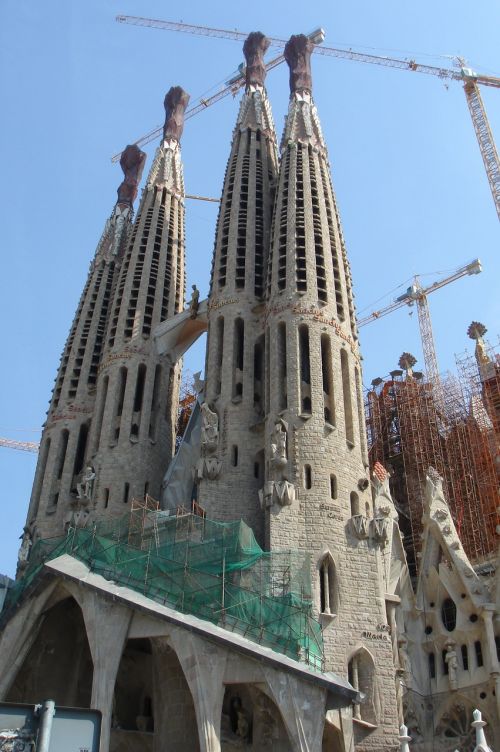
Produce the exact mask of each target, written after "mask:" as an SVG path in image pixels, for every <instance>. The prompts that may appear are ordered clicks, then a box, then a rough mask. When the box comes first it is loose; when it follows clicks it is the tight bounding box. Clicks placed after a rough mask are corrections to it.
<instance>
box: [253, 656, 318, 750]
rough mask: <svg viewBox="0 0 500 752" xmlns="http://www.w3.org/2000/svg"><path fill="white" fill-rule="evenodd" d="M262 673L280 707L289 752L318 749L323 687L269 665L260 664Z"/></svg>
mask: <svg viewBox="0 0 500 752" xmlns="http://www.w3.org/2000/svg"><path fill="white" fill-rule="evenodd" d="M264 674H265V676H266V680H267V683H268V686H269V690H270V692H271V694H272V696H273V698H274V701H275V703H276V706H277V707H278V708H279V709H280V712H281V716H282V718H283V721H284V724H285V727H286V730H287V731H288V735H289V737H290V743H291V748H292V750H293V752H321V745H322V738H323V727H324V725H325V715H326V707H325V701H326V692H325V690H324V689H322V688H320V687H317V686H314V685H312V684H309V683H308V682H305V681H299V680H298V679H296V678H295V677H293V676H291V675H290V674H283V673H280V672H277V671H275V670H274V669H271V668H267V667H264Z"/></svg>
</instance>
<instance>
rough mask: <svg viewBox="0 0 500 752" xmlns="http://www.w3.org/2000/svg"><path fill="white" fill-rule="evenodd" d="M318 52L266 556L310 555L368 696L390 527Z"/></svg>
mask: <svg viewBox="0 0 500 752" xmlns="http://www.w3.org/2000/svg"><path fill="white" fill-rule="evenodd" d="M310 55H311V44H310V42H309V41H308V40H307V38H306V37H304V36H302V35H300V36H295V37H292V38H291V39H290V41H289V42H288V43H287V45H286V47H285V58H286V61H287V63H288V65H289V69H290V105H289V110H288V116H287V119H286V123H285V128H284V135H283V138H282V141H281V163H280V173H279V183H278V191H277V195H276V202H275V206H274V216H273V223H274V225H273V236H272V246H271V249H272V250H271V253H272V258H271V260H270V264H269V275H268V301H267V311H266V329H265V332H266V341H267V343H268V349H267V353H266V423H265V428H264V437H263V438H264V444H265V474H264V478H263V480H262V483H261V487H260V499H261V505H262V514H263V515H265V529H266V545H267V546H268V547H269V549H270V550H271V551H273V550H274V549H279V548H283V547H291V548H298V549H301V550H303V551H306V552H307V553H308V554H310V556H311V560H312V561H311V572H312V575H313V577H314V581H315V583H316V584H315V593H316V598H315V602H314V604H313V608H314V610H315V613H316V614H317V616H318V617H319V618H320V620H321V622H322V624H323V628H324V631H323V635H324V640H325V654H326V661H327V667H328V669H329V670H334V671H339V672H342V673H344V674H345V673H347V667H348V664H349V672H350V673H352V675H353V679H352V680H353V681H354V683H355V685H356V682H358V683H357V688H359V686H360V684H359V676H360V674H361V672H363V671H366V670H368V663H366V662H365V663H364V664H363V662H364V661H365V658H366V653H365V652H363V651H361V652H360V644H362V639H363V634H371V633H376V630H377V629H378V626H377V625H378V624H380V622H381V621H382V623H385V622H386V620H387V619H388V616H387V615H386V614H385V608H384V604H383V603H381V599H380V587H381V585H380V583H381V580H382V579H383V571H382V569H381V567H380V554H379V551H378V546H379V545H380V540H382V533H383V531H384V529H385V528H384V525H385V524H386V523H385V518H382V517H381V519H380V520H379V521H378V524H379V525H380V526H381V527H380V530H381V531H382V533H381V532H380V530H379V528H378V527H377V525H375V522H376V521H375V520H374V519H373V516H374V515H373V512H372V496H371V491H370V482H369V476H368V456H367V446H366V436H365V421H364V410H363V395H362V390H361V363H360V353H359V347H358V343H357V340H356V329H355V321H354V309H353V306H352V293H351V288H350V275H349V269H348V262H347V258H346V256H345V252H344V247H343V242H342V235H341V230H340V222H339V217H338V214H337V209H336V205H335V200H334V194H333V189H332V185H331V180H330V167H329V164H328V158H327V150H326V146H325V142H324V138H323V134H322V130H321V125H320V122H319V118H318V114H317V110H316V106H315V104H314V101H313V99H312V94H311V91H312V78H311V68H310ZM387 525H392V520H390V521H389V522H388V523H387ZM391 535H392V532H391ZM368 541H369V542H368ZM346 587H347V590H345V588H346ZM356 588H358V590H357V592H358V593H359V595H360V596H361V593H362V594H363V596H362V597H363V604H364V605H363V609H362V613H361V612H360V611H358V609H357V608H350V606H349V604H347V603H343V602H342V598H343V595H342V594H343V593H345V592H347V591H348V592H349V593H352V592H353V589H356ZM348 597H349V596H348ZM358 602H360V601H358ZM333 619H335V621H333ZM364 630H365V631H364ZM366 630H369V632H367V631H366ZM370 630H371V631H370ZM370 647H371V646H370ZM377 664H378V665H383V666H384V667H385V668H384V670H386V671H387V675H388V676H390V675H391V672H392V675H393V676H394V669H393V656H392V650H391V644H390V642H389V641H385V642H384V643H382V644H380V643H377ZM370 670H371V669H370ZM387 685H388V691H389V694H390V695H391V697H390V700H388V701H387V706H388V707H389V708H390V710H388V714H387V718H384V719H382V718H380V719H378V720H377V723H379V724H380V726H381V727H382V726H384V724H385V723H387V725H386V726H385V730H386V733H388V734H389V733H390V731H391V729H392V730H393V729H394V728H395V726H396V723H395V721H396V720H397V711H396V696H395V691H394V689H395V682H392V683H391V682H390V681H388V682H387ZM368 704H369V701H368ZM356 712H357V715H356V716H355V717H356V718H358V719H359V718H363V719H364V720H368V716H367V715H363V713H365V708H363V710H361V711H360V710H359V707H358V709H357V711H356ZM370 712H371V711H370ZM391 714H392V717H391ZM375 717H376V713H373V715H372V719H373V718H375ZM373 723H375V721H373ZM356 734H357V731H355V739H356V744H357V743H358V741H359V739H358V737H357V735H356ZM392 742H394V736H393V740H392ZM378 743H379V744H380V742H378ZM383 743H385V739H384V740H382V744H383ZM375 746H376V745H375ZM360 748H361V747H360Z"/></svg>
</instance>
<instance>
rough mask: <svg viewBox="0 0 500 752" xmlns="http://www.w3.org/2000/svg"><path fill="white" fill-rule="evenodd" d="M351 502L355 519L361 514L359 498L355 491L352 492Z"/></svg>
mask: <svg viewBox="0 0 500 752" xmlns="http://www.w3.org/2000/svg"><path fill="white" fill-rule="evenodd" d="M350 501H351V517H355V516H356V515H357V514H360V508H359V496H358V494H357V493H356V492H355V491H351V496H350Z"/></svg>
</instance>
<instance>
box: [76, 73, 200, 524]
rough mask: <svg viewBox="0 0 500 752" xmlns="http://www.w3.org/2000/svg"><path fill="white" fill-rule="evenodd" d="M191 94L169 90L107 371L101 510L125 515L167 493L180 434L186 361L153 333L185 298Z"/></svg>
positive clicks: (98, 462)
mask: <svg viewBox="0 0 500 752" xmlns="http://www.w3.org/2000/svg"><path fill="white" fill-rule="evenodd" d="M188 101H189V96H188V94H186V92H184V91H183V90H182V89H181V88H180V87H173V88H171V89H170V90H169V92H168V93H167V95H166V97H165V112H166V118H165V125H164V129H163V139H162V142H161V144H160V146H159V147H158V149H157V150H156V154H155V157H154V161H153V164H152V166H151V169H150V172H149V175H148V178H147V181H146V186H145V189H144V191H143V195H142V197H141V203H140V206H139V210H138V213H137V219H136V221H135V224H134V228H133V232H132V235H131V238H130V242H129V244H128V248H127V252H126V254H125V257H124V261H123V264H122V267H121V269H120V275H119V278H118V280H117V285H116V290H115V293H114V298H113V306H112V311H111V317H110V322H109V327H108V332H107V340H106V349H105V353H104V357H103V362H102V364H101V367H100V369H99V381H98V386H97V401H96V411H95V416H94V421H93V425H92V429H91V431H90V436H89V446H88V455H87V456H88V457H89V458H90V461H91V462H92V463H93V466H94V468H95V473H96V480H95V487H94V491H93V506H94V507H95V514H96V515H97V516H102V515H104V514H106V515H112V516H115V515H122V514H124V513H125V512H126V511H127V509H128V506H127V504H128V502H129V501H130V500H131V499H133V498H139V499H142V498H144V496H145V495H146V494H150V495H151V496H152V497H153V498H155V499H158V498H159V493H160V486H161V480H162V477H163V475H164V473H165V470H166V468H167V466H168V463H169V462H170V459H171V458H172V455H173V451H174V446H175V444H174V442H175V429H176V417H177V402H178V391H179V380H180V364H176V365H175V366H174V367H170V365H167V364H166V363H165V361H164V360H163V359H162V358H161V357H160V356H159V355H158V354H157V352H156V348H155V346H154V342H153V332H154V330H155V328H156V327H157V326H158V324H159V323H160V322H161V321H163V320H165V319H166V318H168V317H170V316H173V315H174V314H176V313H179V312H180V311H181V310H182V308H183V306H184V294H185V261H184V244H185V231H184V199H183V195H184V180H183V170H182V162H181V154H180V137H181V134H182V130H183V124H184V111H185V109H186V106H187V103H188Z"/></svg>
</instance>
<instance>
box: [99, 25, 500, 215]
mask: <svg viewBox="0 0 500 752" xmlns="http://www.w3.org/2000/svg"><path fill="white" fill-rule="evenodd" d="M116 20H117V21H118V22H119V23H125V24H132V25H134V26H145V27H148V28H153V29H163V30H165V31H177V32H183V33H185V34H195V35H197V36H208V37H218V38H222V39H233V40H239V41H241V40H244V39H246V37H247V34H245V33H243V32H240V31H227V30H225V29H214V28H211V27H208V26H198V25H193V24H185V23H178V22H175V21H162V20H159V19H154V18H143V17H140V16H117V17H116ZM309 38H310V39H311V41H312V42H314V43H315V45H316V46H315V48H314V52H315V53H317V54H319V55H327V56H330V57H337V58H341V59H343V60H353V61H354V62H358V63H372V64H374V65H382V66H384V67H386V68H396V69H399V70H407V71H412V72H414V73H426V74H427V75H431V76H437V77H438V78H440V79H442V80H451V81H461V82H462V83H463V84H464V93H465V97H466V100H467V106H468V108H469V113H470V116H471V119H472V124H473V126H474V131H475V134H476V138H477V142H478V144H479V150H480V152H481V157H482V159H483V163H484V167H485V170H486V175H487V177H488V182H489V184H490V190H491V193H492V196H493V201H494V204H495V208H496V210H497V215H498V218H499V220H500V160H499V157H498V152H497V148H496V145H495V141H494V138H493V134H492V132H491V128H490V125H489V122H488V117H487V115H486V110H485V108H484V104H483V101H482V98H481V94H480V91H479V84H481V85H482V86H490V87H494V88H500V78H499V77H497V76H488V75H484V74H482V73H476V72H475V71H473V70H472V69H471V68H469V67H467V66H466V64H465V61H464V60H463V59H462V58H456V63H457V65H458V70H456V69H453V68H442V67H439V66H435V65H425V64H422V63H417V62H416V61H415V60H407V59H400V58H394V57H386V56H381V55H371V54H366V53H363V52H355V51H353V50H343V49H337V48H335V47H324V46H321V47H320V46H318V43H319V44H320V43H321V42H322V41H323V38H324V33H323V31H322V29H318V30H317V31H316V32H313V33H312V34H310V35H309ZM269 39H270V41H271V44H273V45H274V46H276V47H284V45H285V44H286V42H285V40H283V39H275V38H274V37H270V38H269ZM283 60H284V57H283V55H280V56H279V57H277V58H274V59H273V60H272V61H271V62H270V63H268V65H267V66H266V70H271V68H275V67H276V66H277V65H279V64H280V63H282V62H283ZM244 83H245V76H244V71H240V74H239V75H237V76H235V77H234V78H233V79H232V80H231V81H230V82H228V85H227V86H226V87H224V88H223V89H221V90H220V91H218V92H217V93H216V94H214V95H213V96H212V97H210V98H209V99H207V100H200V102H199V103H198V104H197V105H196V106H195V107H193V108H191V110H188V111H187V113H186V118H188V117H193V116H194V115H196V114H198V112H201V111H202V110H203V109H206V108H207V107H209V106H210V105H212V104H215V102H218V101H219V100H220V99H222V98H223V97H225V96H227V95H228V94H233V95H234V94H236V92H237V91H238V89H240V88H241V87H242V86H243V85H244ZM160 133H161V128H155V129H154V130H153V131H150V132H149V133H148V134H146V135H145V136H143V137H142V138H140V139H138V141H136V142H135V143H136V144H137V145H138V146H141V145H143V144H146V143H149V142H150V141H152V140H154V139H156V138H157V137H158V136H159V135H160ZM119 158H120V155H119V154H117V155H115V156H114V157H113V161H117V160H118V159H119Z"/></svg>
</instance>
